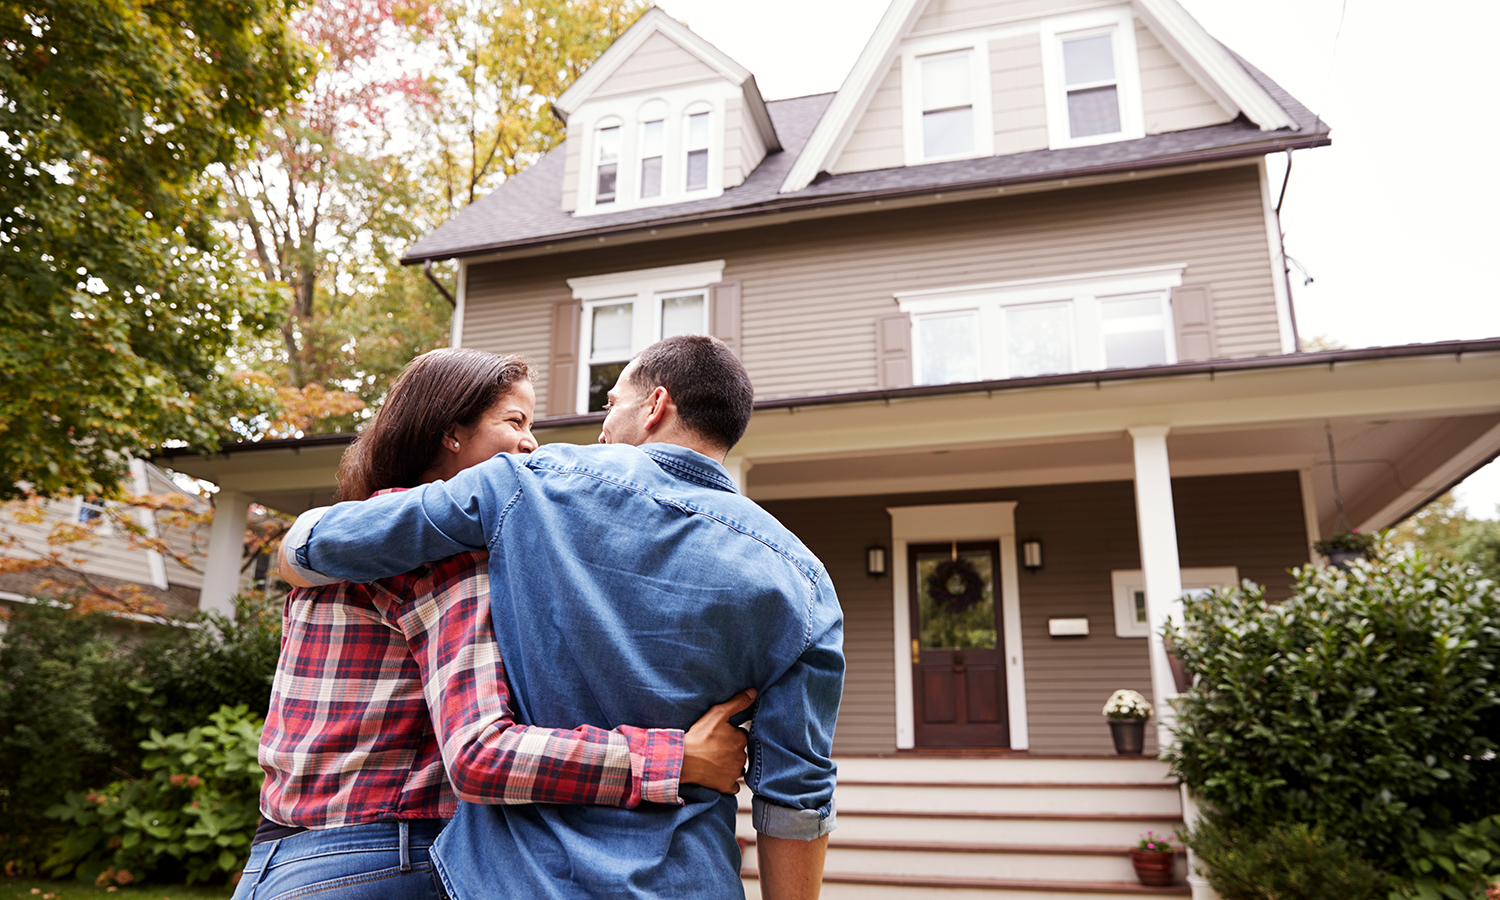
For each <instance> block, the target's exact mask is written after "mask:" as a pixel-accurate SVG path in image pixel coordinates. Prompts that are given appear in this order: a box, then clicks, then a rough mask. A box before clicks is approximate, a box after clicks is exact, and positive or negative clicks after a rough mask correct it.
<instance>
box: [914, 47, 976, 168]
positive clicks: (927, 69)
mask: <svg viewBox="0 0 1500 900" xmlns="http://www.w3.org/2000/svg"><path fill="white" fill-rule="evenodd" d="M973 53H974V51H973V50H958V51H955V52H953V53H940V54H937V55H934V56H924V57H922V58H921V64H922V156H923V158H925V159H933V158H935V157H942V156H957V155H960V154H966V153H973V152H974V100H973V76H972V74H971V69H972V66H973V64H972V63H971V62H970V58H971V57H972V55H973Z"/></svg>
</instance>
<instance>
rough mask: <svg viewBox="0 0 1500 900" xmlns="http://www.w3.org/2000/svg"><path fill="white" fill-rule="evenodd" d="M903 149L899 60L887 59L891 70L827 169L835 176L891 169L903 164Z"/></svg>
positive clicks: (904, 152) (904, 156)
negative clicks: (889, 61) (836, 157)
mask: <svg viewBox="0 0 1500 900" xmlns="http://www.w3.org/2000/svg"><path fill="white" fill-rule="evenodd" d="M905 161H906V150H905V144H904V142H903V138H902V134H901V60H900V58H897V59H895V60H893V61H892V62H891V69H890V71H889V72H887V73H886V75H885V78H884V79H883V80H882V81H881V82H880V87H878V88H876V89H875V95H874V96H873V97H871V98H870V105H869V106H867V107H866V108H865V111H864V114H863V115H862V116H860V119H859V124H857V125H855V126H854V130H853V132H851V133H850V135H849V141H848V142H847V143H846V144H845V145H844V149H843V150H842V151H840V152H839V156H838V159H836V160H834V161H833V165H831V166H829V167H828V170H829V171H830V172H832V173H834V174H835V175H837V174H842V173H844V172H869V171H873V170H875V169H894V168H896V167H898V166H901V165H904V164H905Z"/></svg>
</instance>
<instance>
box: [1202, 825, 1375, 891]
mask: <svg viewBox="0 0 1500 900" xmlns="http://www.w3.org/2000/svg"><path fill="white" fill-rule="evenodd" d="M1185 840H1186V842H1187V844H1188V846H1190V847H1192V848H1193V853H1194V855H1195V856H1196V857H1197V861H1198V862H1199V863H1200V869H1201V871H1203V874H1204V877H1206V878H1207V879H1208V883H1209V884H1210V885H1212V886H1213V888H1214V890H1216V891H1218V892H1219V896H1221V897H1223V898H1224V900H1333V898H1338V900H1378V898H1380V897H1382V896H1383V893H1384V883H1385V878H1384V876H1383V875H1382V874H1381V872H1380V871H1379V870H1377V869H1376V868H1375V866H1373V865H1371V864H1370V863H1368V862H1366V861H1365V860H1364V859H1361V858H1360V856H1359V853H1358V852H1356V851H1355V850H1354V849H1353V848H1352V847H1350V846H1349V844H1348V843H1347V842H1345V841H1342V840H1339V839H1338V838H1328V837H1326V836H1325V835H1324V833H1323V830H1322V829H1321V828H1317V827H1314V826H1310V825H1307V824H1304V823H1283V824H1280V825H1276V826H1273V827H1271V828H1268V829H1264V830H1261V829H1257V828H1246V827H1244V826H1239V825H1234V824H1231V823H1229V822H1226V821H1223V817H1222V816H1215V815H1213V814H1210V815H1208V816H1205V817H1204V818H1203V819H1202V820H1200V821H1199V823H1198V826H1197V827H1196V828H1194V829H1193V830H1192V832H1191V833H1189V834H1188V835H1187V837H1186V838H1185Z"/></svg>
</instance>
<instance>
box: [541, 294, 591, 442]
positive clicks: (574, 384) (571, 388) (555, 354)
mask: <svg viewBox="0 0 1500 900" xmlns="http://www.w3.org/2000/svg"><path fill="white" fill-rule="evenodd" d="M582 321H583V302H582V301H579V300H563V301H560V302H558V303H554V304H552V363H551V365H550V366H549V368H548V370H547V415H549V416H569V415H572V414H574V413H576V412H578V410H577V408H576V407H577V403H578V401H577V399H576V398H577V394H578V326H579V324H580V323H581V322H582Z"/></svg>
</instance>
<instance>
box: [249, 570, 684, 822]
mask: <svg viewBox="0 0 1500 900" xmlns="http://www.w3.org/2000/svg"><path fill="white" fill-rule="evenodd" d="M489 596H490V591H489V577H488V573H487V562H486V556H485V554H482V553H469V554H463V555H461V556H456V557H453V558H451V559H447V560H443V561H442V562H439V563H434V564H431V565H427V566H422V567H421V568H418V569H416V570H413V571H412V572H408V573H407V574H405V575H399V576H396V577H393V578H386V579H382V580H381V581H378V582H374V583H371V584H337V585H329V586H327V587H322V588H312V589H307V590H302V589H299V590H294V591H293V592H292V593H291V595H290V596H289V597H288V598H287V603H286V610H285V619H284V630H283V632H282V646H281V660H280V662H279V663H278V665H277V669H276V681H275V684H274V685H273V687H272V689H271V708H270V711H269V713H268V714H267V716H266V725H265V731H264V732H263V734H262V737H261V743H260V764H261V767H262V768H264V769H265V770H266V775H267V777H266V781H265V785H264V787H263V788H262V790H261V796H260V802H261V812H262V814H263V815H265V817H266V818H267V819H270V820H271V821H273V822H278V823H280V824H283V825H300V826H303V827H306V828H333V827H336V826H341V825H357V824H362V823H366V822H373V821H377V820H385V819H393V818H394V819H433V818H449V817H451V816H452V815H453V813H454V810H455V809H456V808H457V802H456V801H457V799H463V800H467V801H470V802H474V803H586V804H601V805H609V806H619V807H624V808H627V809H628V808H631V807H633V806H636V805H637V804H639V803H640V802H641V801H643V800H645V801H651V802H657V803H672V804H680V803H681V802H682V801H681V800H680V798H679V797H678V796H677V790H678V776H679V775H680V774H681V772H682V754H683V733H682V732H681V731H678V730H675V729H645V728H633V727H630V726H621V727H620V728H618V729H615V730H614V731H606V730H604V729H602V728H596V727H593V726H587V725H585V726H580V727H578V728H575V729H572V730H571V731H570V730H564V729H557V728H541V727H535V726H528V725H518V724H516V723H515V722H514V720H513V718H512V713H511V708H510V690H509V687H508V685H507V683H506V680H505V669H504V666H503V664H502V662H501V659H500V653H499V650H498V648H497V647H496V644H495V636H494V631H493V629H492V628H491V623H490V604H489Z"/></svg>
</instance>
